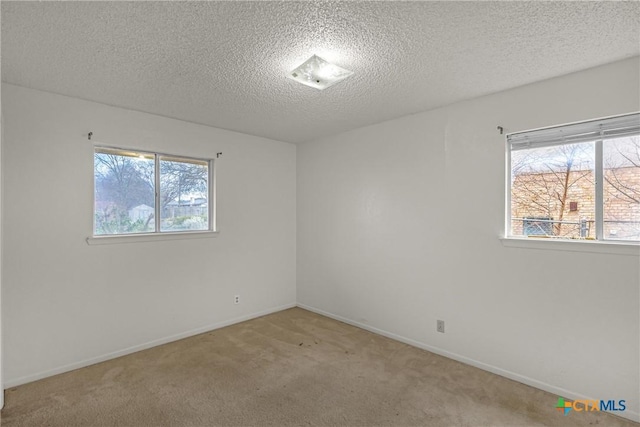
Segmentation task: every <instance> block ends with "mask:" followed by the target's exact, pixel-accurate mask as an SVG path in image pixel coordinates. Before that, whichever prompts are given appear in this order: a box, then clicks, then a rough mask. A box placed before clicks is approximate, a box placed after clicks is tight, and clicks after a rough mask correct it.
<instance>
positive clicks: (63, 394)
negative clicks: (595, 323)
mask: <svg viewBox="0 0 640 427" xmlns="http://www.w3.org/2000/svg"><path fill="white" fill-rule="evenodd" d="M557 398H558V396H555V395H553V394H550V393H546V392H544V391H540V390H537V389H535V388H532V387H528V386H526V385H522V384H519V383H516V382H513V381H510V380H508V379H505V378H502V377H500V376H497V375H493V374H490V373H488V372H485V371H482V370H480V369H476V368H473V367H470V366H467V365H464V364H462V363H458V362H455V361H452V360H450V359H446V358H444V357H441V356H437V355H435V354H432V353H429V352H426V351H423V350H419V349H416V348H414V347H411V346H408V345H406V344H402V343H399V342H396V341H393V340H390V339H388V338H384V337H381V336H378V335H375V334H372V333H369V332H366V331H363V330H361V329H358V328H355V327H352V326H349V325H346V324H344V323H340V322H337V321H335V320H332V319H328V318H326V317H323V316H319V315H316V314H314V313H310V312H308V311H305V310H302V309H299V308H294V309H290V310H286V311H282V312H279V313H276V314H272V315H269V316H265V317H262V318H259V319H254V320H251V321H248V322H244V323H240V324H237V325H233V326H230V327H227V328H223V329H219V330H216V331H213V332H209V333H206V334H202V335H198V336H195V337H192V338H188V339H184V340H181V341H177V342H174V343H170V344H166V345H163V346H159V347H155V348H153V349H150V350H146V351H142V352H139V353H135V354H132V355H129V356H125V357H120V358H118V359H114V360H110V361H108V362H104V363H100V364H97V365H93V366H90V367H88V368H83V369H79V370H77V371H73V372H69V373H66V374H62V375H57V376H55V377H50V378H47V379H44V380H41V381H37V382H34V383H31V384H25V385H23V386H20V387H16V388H13V389H10V390H7V392H6V405H5V408H4V410H3V411H2V419H1V420H2V425H3V426H7V427H9V426H136V427H138V426H169V425H170V426H254V425H255V426H262V425H265V426H266V425H270V426H287V425H291V426H293V425H295V426H302V425H317V426H375V425H385V426H585V425H592V424H593V425H602V426H633V427H638V424H636V423H632V422H630V421H625V420H623V419H621V418H618V417H615V416H613V415H611V414H606V413H593V412H591V413H570V414H569V415H568V416H563V415H562V413H560V412H558V411H557V410H556V409H554V406H555V404H556V402H557Z"/></svg>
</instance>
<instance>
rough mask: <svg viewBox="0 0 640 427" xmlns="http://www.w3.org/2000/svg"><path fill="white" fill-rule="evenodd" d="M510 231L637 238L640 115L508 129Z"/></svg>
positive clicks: (513, 233)
mask: <svg viewBox="0 0 640 427" xmlns="http://www.w3.org/2000/svg"><path fill="white" fill-rule="evenodd" d="M507 144H508V148H509V167H510V177H511V179H510V181H509V184H510V185H509V187H510V188H509V193H508V210H507V211H508V217H509V218H508V221H507V222H508V224H507V228H508V229H507V235H508V236H514V237H517V236H528V237H536V238H555V239H583V240H618V241H640V114H630V115H625V116H618V117H613V118H609V119H603V120H595V121H590V122H584V123H578V124H572V125H566V126H559V127H554V128H547V129H540V130H534V131H529V132H520V133H514V134H510V135H507Z"/></svg>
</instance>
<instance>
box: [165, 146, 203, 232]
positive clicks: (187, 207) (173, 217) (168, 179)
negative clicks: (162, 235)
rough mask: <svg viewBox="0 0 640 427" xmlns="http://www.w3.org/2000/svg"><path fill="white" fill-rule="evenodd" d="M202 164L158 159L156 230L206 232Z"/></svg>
mask: <svg viewBox="0 0 640 427" xmlns="http://www.w3.org/2000/svg"><path fill="white" fill-rule="evenodd" d="M208 181H209V167H208V163H207V162H205V161H197V160H187V159H180V158H175V157H165V156H160V203H161V216H160V220H161V221H160V231H182V230H207V229H209V200H208V199H209V198H208V191H207V188H208Z"/></svg>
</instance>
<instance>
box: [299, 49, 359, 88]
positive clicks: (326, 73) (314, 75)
mask: <svg viewBox="0 0 640 427" xmlns="http://www.w3.org/2000/svg"><path fill="white" fill-rule="evenodd" d="M351 74H353V71H349V70H345V69H344V68H341V67H338V66H337V65H333V64H330V63H328V62H327V61H325V60H324V59H322V58H320V57H319V56H316V55H313V56H312V57H311V58H309V59H307V60H306V61H305V62H304V63H303V64H302V65H300V66H299V67H298V68H296V69H295V70H293V71H291V72H290V73H289V75H288V77H289V78H290V79H293V80H295V81H297V82H299V83H302V84H303V85H307V86H311V87H313V88H316V89H319V90H323V89H326V88H328V87H329V86H333V85H334V84H336V83H338V82H339V81H341V80H344V79H346V78H347V77H349V76H350V75H351Z"/></svg>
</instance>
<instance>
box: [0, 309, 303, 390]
mask: <svg viewBox="0 0 640 427" xmlns="http://www.w3.org/2000/svg"><path fill="white" fill-rule="evenodd" d="M293 307H296V303H290V304H285V305H281V306H279V307H273V308H270V309H267V310H263V311H259V312H257V313H251V314H247V315H244V316H240V317H235V318H233V319H229V320H225V321H222V322H218V323H214V324H212V325H206V326H201V327H199V328H196V329H192V330H190V331H186V332H182V333H179V334H175V335H171V336H168V337H165V338H159V339H157V340H153V341H149V342H146V343H144V344H140V345H134V346H133V347H129V348H125V349H122V350H118V351H114V352H112V353H107V354H104V355H102V356H97V357H92V358H90V359H85V360H81V361H79V362H74V363H70V364H68V365H64V366H59V367H57V368H54V369H48V370H46V371H42V372H38V373H36V374H31V375H25V376H23V377H19V378H11V379H8V380H6V381H5V382H4V384H3V386H4V389H8V388H11V387H16V386H19V385H22V384H26V383H30V382H32V381H37V380H41V379H43V378H47V377H51V376H53V375H58V374H62V373H65V372H69V371H73V370H76V369H80V368H84V367H86V366H90V365H95V364H96V363H100V362H104V361H106V360H110V359H115V358H116V357H121V356H126V355H127V354H131V353H135V352H138V351H141V350H146V349H149V348H152V347H156V346H159V345H162V344H167V343H170V342H173V341H178V340H181V339H184V338H189V337H192V336H194V335H198V334H202V333H205V332H209V331H213V330H215V329H220V328H224V327H225V326H230V325H234V324H236V323H240V322H244V321H246V320H251V319H255V318H256V317H262V316H266V315H267V314H271V313H276V312H278V311H282V310H286V309H288V308H293Z"/></svg>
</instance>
